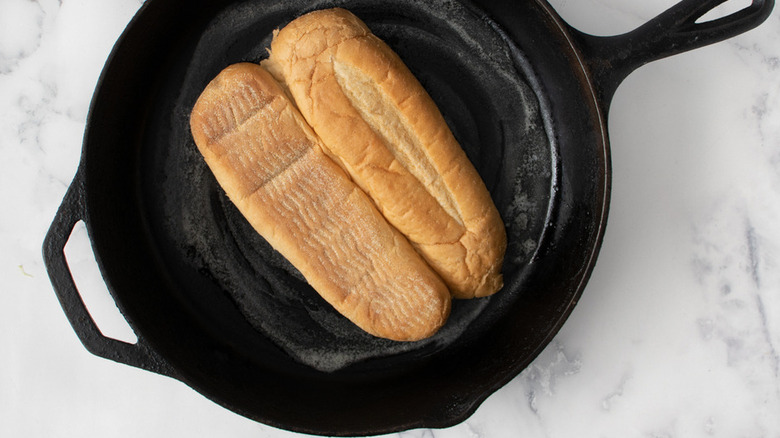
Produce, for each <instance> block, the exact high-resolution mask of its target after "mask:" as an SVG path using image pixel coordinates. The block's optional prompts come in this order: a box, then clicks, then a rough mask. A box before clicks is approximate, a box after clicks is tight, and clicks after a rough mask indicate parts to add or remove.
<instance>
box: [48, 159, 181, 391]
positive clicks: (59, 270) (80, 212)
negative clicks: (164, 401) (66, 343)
mask: <svg viewBox="0 0 780 438" xmlns="http://www.w3.org/2000/svg"><path fill="white" fill-rule="evenodd" d="M83 173H84V172H83V169H82V168H79V170H78V171H77V173H76V176H75V178H74V179H73V182H72V183H71V185H70V186H69V187H68V191H67V192H66V194H65V197H64V198H63V201H62V204H61V205H60V207H59V209H58V210H57V214H56V215H55V217H54V220H53V221H52V224H51V226H50V227H49V230H48V232H47V234H46V237H45V238H44V242H43V259H44V263H45V265H46V270H47V272H48V275H49V279H50V280H51V283H52V286H53V288H54V292H55V293H56V294H57V299H58V300H59V302H60V305H61V306H62V310H63V311H64V312H65V316H66V317H67V318H68V321H69V322H70V324H71V326H72V327H73V330H74V331H75V332H76V335H77V336H78V338H79V340H80V341H81V343H82V344H83V345H84V347H85V348H86V349H87V351H89V352H90V353H92V354H94V355H96V356H100V357H103V358H105V359H110V360H113V361H115V362H119V363H123V364H126V365H131V366H134V367H137V368H141V369H144V370H147V371H152V372H155V373H158V374H162V375H165V376H169V377H174V378H176V374H175V373H174V371H173V370H172V369H171V367H170V366H169V365H168V364H167V363H166V362H165V361H164V360H163V359H162V358H161V357H159V355H157V354H156V353H155V352H154V351H153V350H152V349H151V348H149V347H148V346H147V345H146V344H145V343H144V342H143V339H140V338H138V337H137V336H136V335H135V333H134V332H133V330H132V327H130V326H129V324H127V321H125V324H127V326H128V328H129V330H130V331H131V332H132V335H127V334H126V335H125V336H123V338H124V339H128V340H130V339H132V338H135V342H134V343H131V342H125V341H124V340H119V339H114V338H111V337H107V336H104V335H103V333H102V332H101V330H100V328H99V327H98V326H97V324H96V323H95V320H94V319H93V317H92V315H90V312H89V310H87V307H86V305H85V303H84V300H83V298H82V296H81V293H80V292H79V289H78V287H77V286H76V283H75V281H74V277H73V271H72V270H71V267H70V266H69V264H68V261H67V257H66V251H65V248H66V246H68V242H69V241H70V238H71V236H72V235H73V233H74V230H75V228H76V227H77V225H78V224H80V223H83V224H84V226H86V228H89V227H88V224H87V222H86V208H85V204H84V177H83ZM120 331H121V330H120ZM125 333H126V330H125Z"/></svg>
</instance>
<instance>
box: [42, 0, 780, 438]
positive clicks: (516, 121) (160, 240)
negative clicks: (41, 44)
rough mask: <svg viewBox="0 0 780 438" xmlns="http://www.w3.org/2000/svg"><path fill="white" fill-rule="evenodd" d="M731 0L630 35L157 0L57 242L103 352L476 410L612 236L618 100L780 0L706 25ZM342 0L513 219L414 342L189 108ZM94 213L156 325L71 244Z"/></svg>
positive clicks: (226, 393) (310, 4)
mask: <svg viewBox="0 0 780 438" xmlns="http://www.w3.org/2000/svg"><path fill="white" fill-rule="evenodd" d="M724 1H725V0H701V1H697V0H683V1H681V2H679V3H678V4H677V5H675V6H673V7H672V8H671V9H669V10H668V11H666V12H664V13H663V14H661V15H660V16H658V17H657V18H654V19H653V20H651V21H650V22H648V23H647V24H646V25H644V26H642V27H640V28H638V29H637V30H635V31H633V32H630V33H628V34H625V35H621V36H616V37H608V38H605V37H594V36H590V35H585V34H582V33H580V32H578V31H577V30H575V29H573V28H571V27H570V26H568V25H567V24H566V23H565V22H564V21H562V19H561V18H560V17H559V16H558V15H557V14H556V13H555V12H554V11H553V9H552V8H551V7H550V5H548V4H547V3H546V2H545V1H544V0H517V1H514V2H505V1H497V0H485V1H480V2H478V3H470V2H468V3H467V2H465V1H464V2H460V1H456V0H437V1H434V2H418V1H412V0H392V1H381V2H380V1H372V0H344V1H307V0H296V1H270V0H268V1H261V0H257V1H243V2H231V1H192V0H188V1H179V0H149V1H147V2H146V3H145V4H144V5H143V7H142V8H141V10H140V11H139V12H138V14H137V15H136V17H135V18H134V19H133V20H132V22H131V23H130V25H129V26H128V28H127V29H126V30H125V32H124V34H123V35H122V37H121V38H120V39H119V41H118V42H117V44H116V46H115V47H114V50H113V52H112V53H111V56H110V57H109V60H108V62H107V63H106V66H105V68H104V70H103V73H102V75H101V77H100V80H99V83H98V87H97V90H96V92H95V95H94V98H93V101H92V106H91V109H90V113H89V118H88V121H87V128H86V133H85V137H84V144H83V150H82V156H81V162H80V166H79V169H78V171H77V173H76V176H75V179H74V181H73V183H72V185H71V186H70V188H69V190H68V191H67V194H66V195H65V199H64V201H63V203H62V206H61V207H60V209H59V211H58V212H57V215H56V217H55V219H54V222H53V224H52V226H51V229H50V231H49V233H48V235H47V236H46V241H45V243H44V256H45V260H46V264H47V267H48V270H49V274H50V277H51V280H52V283H53V285H54V289H55V291H56V292H57V295H58V297H59V300H60V302H61V304H62V307H63V309H64V310H65V313H66V314H67V316H68V318H69V319H70V322H71V324H72V325H73V328H74V330H75V331H76V334H77V335H78V336H79V338H80V339H81V341H82V342H83V343H84V345H85V346H86V348H87V349H88V350H89V351H91V352H92V353H94V354H96V355H98V356H102V357H105V358H108V359H111V360H115V361H117V362H121V363H125V364H128V365H132V366H136V367H140V368H143V369H147V370H150V371H154V372H157V373H160V374H164V375H167V376H171V377H173V378H175V379H178V380H181V381H183V382H184V383H186V384H188V385H189V386H191V387H192V388H194V389H195V390H197V391H199V392H200V393H202V394H203V395H204V396H206V397H208V398H210V399H211V400H213V401H215V402H216V403H219V404H221V405H223V406H225V407H227V408H229V409H231V410H233V411H235V412H237V413H239V414H241V415H244V416H246V417H249V418H252V419H254V420H256V421H259V422H262V423H266V424H269V425H272V426H276V427H279V428H284V429H289V430H294V431H299V432H306V433H312V434H323V435H370V434H380V433H388V432H393V431H400V430H404V429H410V428H418V427H445V426H450V425H453V424H456V423H459V422H461V421H463V420H465V419H466V418H467V417H468V416H469V415H470V414H471V413H472V412H474V410H475V409H476V408H477V406H478V405H479V404H480V403H481V402H482V401H483V400H484V399H485V398H487V397H488V396H489V395H490V394H491V393H492V392H494V391H495V390H497V389H498V388H500V387H501V386H502V385H504V384H505V383H507V382H508V381H509V380H511V379H512V378H513V377H514V376H516V375H517V374H518V373H519V372H520V371H521V370H523V369H524V368H525V367H526V366H527V365H528V364H529V363H530V362H531V361H532V360H533V359H534V358H535V357H536V356H537V354H538V353H539V352H540V351H541V350H542V349H543V348H544V347H545V346H546V345H547V344H548V342H550V340H551V339H552V338H553V336H554V335H555V334H556V332H557V331H558V329H559V328H560V327H561V325H562V324H563V323H564V321H565V320H566V318H567V316H568V315H569V314H570V312H571V311H572V309H573V307H574V306H575V304H576V303H577V301H578V299H579V297H580V294H581V292H582V290H583V288H584V287H585V284H586V282H587V280H588V277H589V276H590V273H591V270H592V269H593V265H594V263H595V261H596V256H597V253H598V251H599V247H600V244H601V241H602V236H603V233H604V227H605V223H606V219H607V210H608V204H609V193H610V159H609V157H610V152H609V146H608V140H607V127H606V114H607V111H608V107H609V103H610V99H611V97H612V94H613V92H614V91H615V89H616V88H617V86H618V85H619V83H620V82H621V81H622V80H623V79H624V78H625V77H626V76H627V75H628V74H629V73H630V72H632V71H633V70H634V69H636V68H638V67H639V66H641V65H643V64H644V63H647V62H649V61H652V60H655V59H659V58H662V57H665V56H669V55H672V54H676V53H679V52H682V51H685V50H690V49H693V48H696V47H700V46H704V45H706V44H710V43H714V42H717V41H721V40H724V39H726V38H729V37H731V36H734V35H737V34H739V33H741V32H745V31H747V30H749V29H751V28H753V27H755V26H757V25H758V24H760V23H761V22H763V21H764V20H765V19H766V17H767V16H768V15H769V13H770V11H771V9H772V7H773V4H774V1H773V0H754V1H753V3H752V5H750V6H748V7H746V8H745V9H743V10H741V11H739V12H736V13H733V14H730V15H728V16H726V17H723V18H720V19H716V20H714V21H710V22H706V23H697V20H699V18H701V17H702V16H703V15H704V14H705V13H707V12H709V11H710V10H712V9H713V8H715V7H716V6H718V5H719V4H721V3H723V2H724ZM332 6H342V7H345V8H348V9H350V10H352V11H353V12H354V13H355V14H356V15H358V16H359V17H361V18H362V19H363V20H364V21H366V23H367V24H368V25H369V27H371V28H372V30H373V31H374V32H375V33H376V34H377V35H378V36H379V37H381V38H383V39H384V40H385V41H386V42H387V43H388V44H389V45H390V46H391V47H393V48H394V49H395V50H396V51H397V52H398V53H399V55H400V56H401V57H402V58H403V59H404V60H405V61H406V63H407V64H408V65H409V67H410V68H411V70H412V71H413V72H414V73H415V74H416V75H417V76H418V78H419V79H420V81H421V82H422V83H423V85H424V86H425V87H426V88H427V89H428V90H429V92H430V94H431V95H432V96H433V98H434V100H435V101H436V102H437V103H438V104H439V106H440V108H441V110H442V112H443V114H444V115H445V117H446V119H447V121H448V123H449V124H450V126H451V127H452V129H453V131H454V133H455V135H456V136H457V137H458V139H459V141H460V142H461V144H462V146H463V147H464V149H465V150H466V152H467V153H468V155H469V157H470V159H471V160H472V161H473V163H474V165H475V166H476V167H477V169H478V170H479V172H480V173H481V175H482V176H483V178H484V180H485V182H486V184H487V186H488V188H489V189H490V191H491V194H492V195H493V198H494V201H495V203H496V205H497V206H498V208H499V210H500V212H501V214H502V216H503V218H504V221H505V223H506V226H507V233H508V236H509V247H508V252H507V256H506V260H505V266H504V278H505V284H506V285H505V287H504V289H503V290H502V291H501V292H499V293H498V294H497V295H495V296H493V297H491V298H488V299H480V300H471V301H462V302H460V301H459V302H457V303H455V305H454V308H453V313H452V317H451V319H450V321H449V323H448V325H447V326H446V327H445V328H444V329H443V330H442V331H441V332H440V333H439V334H437V335H436V336H435V337H433V338H432V339H430V340H427V341H422V342H418V343H413V344H403V343H394V342H390V341H383V340H379V339H374V338H371V337H370V336H368V335H365V334H363V333H361V332H360V331H359V330H357V329H356V328H355V327H353V326H352V325H351V324H350V323H348V322H346V321H345V320H344V319H343V318H341V317H340V316H339V315H337V314H336V313H335V312H334V311H333V310H332V309H331V308H330V307H329V306H328V305H326V304H325V303H324V302H323V301H322V300H321V299H319V297H318V296H317V294H316V293H315V292H314V291H313V290H311V288H310V287H308V285H306V283H305V282H304V281H302V279H301V277H300V275H299V274H298V273H297V271H295V269H294V268H292V267H291V266H289V264H287V262H286V261H285V260H284V259H282V258H281V257H279V256H278V255H277V254H276V253H275V252H274V251H273V250H272V249H271V248H270V247H269V246H268V245H267V243H266V242H265V241H264V240H263V239H261V238H260V237H259V236H257V235H256V234H255V233H254V232H253V231H252V230H251V228H249V226H248V225H247V223H246V221H244V220H243V218H242V217H241V216H240V214H238V213H237V211H236V210H235V208H234V207H233V206H232V204H230V202H229V201H228V200H227V199H226V197H225V196H224V194H223V193H222V191H221V190H220V189H219V187H218V186H217V184H216V183H215V181H214V179H213V177H212V176H211V174H210V173H209V172H208V170H207V168H206V167H205V165H204V163H203V161H202V160H201V158H200V156H199V155H198V154H197V152H196V149H195V147H194V144H193V141H192V138H191V136H190V134H189V131H188V128H187V126H188V125H187V120H188V119H187V117H188V113H189V110H190V109H191V107H192V105H193V103H194V101H195V99H196V98H197V96H198V94H199V93H200V91H201V90H202V89H203V87H204V86H205V85H206V83H207V82H208V81H209V80H210V79H211V78H213V77H214V76H215V75H216V74H217V73H218V72H219V70H221V69H222V68H223V67H225V66H227V65H228V64H231V63H234V62H238V61H259V60H261V59H262V58H264V57H265V56H266V52H265V48H266V47H267V46H268V44H269V41H270V38H271V32H272V31H273V30H274V29H276V28H279V27H281V26H283V25H284V24H286V23H287V22H289V21H290V20H291V19H293V18H294V17H295V16H297V15H300V14H302V13H304V12H307V11H310V10H314V9H320V8H325V7H332ZM79 221H83V222H84V223H85V224H86V226H87V230H88V233H89V235H90V238H91V241H92V246H93V250H94V252H95V256H96V259H97V261H98V264H99V266H100V269H101V272H102V274H103V277H104V279H105V282H106V284H107V286H108V289H109V291H110V292H111V294H112V296H113V298H114V299H115V301H116V303H117V305H118V307H119V308H120V310H121V311H122V313H123V315H124V316H125V318H126V319H127V321H128V322H129V324H130V325H131V326H132V328H133V329H134V330H135V333H136V334H137V336H138V342H137V343H136V344H128V343H124V342H121V341H117V340H114V339H110V338H107V337H104V336H103V335H102V334H101V333H100V331H99V329H98V328H97V327H96V325H95V324H94V322H93V320H92V319H91V317H90V316H89V313H88V311H87V309H86V308H85V306H84V304H83V302H82V300H81V298H80V296H79V293H78V290H77V288H76V286H75V285H74V283H73V280H72V277H71V275H70V272H69V268H68V265H67V261H66V259H65V256H64V255H63V248H64V246H65V244H66V242H67V240H68V238H69V236H70V233H71V231H72V229H73V226H74V224H76V223H77V222H79Z"/></svg>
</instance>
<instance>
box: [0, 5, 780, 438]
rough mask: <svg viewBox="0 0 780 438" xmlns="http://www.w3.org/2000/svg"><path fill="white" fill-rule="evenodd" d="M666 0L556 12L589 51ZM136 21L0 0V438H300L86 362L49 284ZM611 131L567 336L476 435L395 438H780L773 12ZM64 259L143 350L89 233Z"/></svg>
mask: <svg viewBox="0 0 780 438" xmlns="http://www.w3.org/2000/svg"><path fill="white" fill-rule="evenodd" d="M675 2H676V0H551V4H552V5H553V6H554V7H555V9H556V10H557V11H558V12H559V13H560V14H561V15H562V16H563V17H564V18H565V19H566V20H568V21H569V22H570V23H571V24H572V25H574V26H575V27H577V28H579V29H580V30H583V31H585V32H588V33H593V34H598V35H611V34H618V33H622V32H625V31H628V30H630V29H632V28H634V27H636V26H638V25H640V24H642V23H644V22H646V21H647V20H649V19H650V18H652V17H653V16H655V15H656V14H658V13H660V12H661V11H663V10H664V9H666V8H668V7H669V6H671V5H672V4H674V3H675ZM748 3H749V2H746V1H739V0H731V1H729V2H727V3H726V4H725V5H724V6H723V8H722V9H720V11H721V13H728V12H731V11H734V10H737V9H739V8H742V7H744V6H745V5H746V4H748ZM141 5H142V2H141V1H140V0H110V1H109V0H37V1H31V0H0V156H2V159H1V160H0V206H2V209H3V214H2V215H0V248H2V249H1V250H0V278H2V293H0V349H1V350H2V353H0V436H4V437H55V436H56V437H70V436H73V437H76V436H105V437H122V436H134V437H135V436H145V437H170V436H187V437H215V436H230V437H234V438H236V437H250V436H251V437H288V436H290V437H291V436H298V435H296V434H293V433H290V432H286V431H282V430H277V429H274V428H272V427H268V426H265V425H261V424H257V423H254V422H252V421H249V420H247V419H245V418H243V417H241V416H238V415H236V414H234V413H232V412H230V411H227V410H225V409H223V408H221V407H219V406H217V405H215V404H213V403H212V402H210V401H208V400H206V399H205V398H204V397H203V396H201V395H200V394H198V393H196V392H195V391H193V390H192V389H190V388H189V387H187V386H186V385H184V384H182V383H179V382H177V381H175V380H172V379H169V378H166V377H161V376H158V375H155V374H152V373H149V372H145V371H141V370H138V369H135V368H132V367H129V366H124V365H119V364H117V363H114V362H111V361H108V360H104V359H101V358H98V357H96V356H93V355H92V354H90V353H88V352H87V351H86V350H85V349H84V348H83V346H82V345H81V344H80V342H79V341H78V339H77V338H76V336H75V334H74V332H73V330H72V329H71V327H70V326H69V324H68V322H67V320H66V318H65V315H64V313H63V312H62V309H61V308H60V306H59V304H58V302H57V300H56V298H55V295H54V293H53V290H52V287H51V284H50V283H49V279H48V277H47V275H46V271H45V269H44V265H43V262H42V258H41V243H42V240H43V236H44V234H45V232H46V230H47V228H48V226H49V224H50V222H51V219H52V218H53V215H54V213H55V211H56V208H57V207H58V205H59V203H60V201H61V199H62V196H63V194H64V193H65V190H66V188H67V186H68V184H69V183H70V180H71V178H72V177H73V175H74V173H75V170H76V166H77V164H78V160H79V154H80V150H81V137H82V134H83V130H84V124H85V120H86V117H87V109H88V106H89V102H90V98H91V96H92V92H93V90H94V87H95V83H96V80H97V78H98V75H99V73H100V71H101V68H102V66H103V63H104V62H105V60H106V57H107V55H108V53H109V51H110V49H111V47H112V45H113V43H114V42H115V40H116V38H117V37H118V36H119V35H120V33H121V31H122V30H123V28H124V27H125V26H126V24H127V23H128V22H129V20H130V19H131V17H132V16H133V14H134V13H135V12H136V11H137V10H138V8H139V7H141ZM609 122H610V130H609V132H610V135H611V141H612V160H613V166H614V172H613V175H614V181H613V191H612V203H611V211H610V216H609V225H608V227H607V232H606V237H605V239H604V245H603V248H602V250H601V255H600V258H599V261H598V263H597V265H596V268H595V271H594V272H593V276H592V278H591V280H590V283H589V284H588V286H587V288H586V290H585V293H584V295H583V297H582V300H581V301H580V303H579V305H578V306H577V308H576V309H575V311H574V313H573V314H572V316H571V317H570V319H569V320H568V322H567V323H566V324H565V325H564V327H563V329H562V330H561V331H560V333H559V334H558V335H557V336H556V337H555V339H554V340H553V342H552V343H551V344H550V345H549V346H548V347H547V348H546V350H544V352H543V353H542V354H541V355H540V356H539V357H538V358H537V359H536V360H535V361H534V362H533V363H532V364H531V366H530V367H528V368H527V369H526V370H525V371H524V372H523V373H521V374H520V375H519V376H517V377H516V378H515V379H514V380H512V381H511V382H510V383H509V384H508V385H506V386H505V387H504V388H502V389H500V390H499V391H497V392H496V393H495V394H493V395H492V396H491V397H490V398H488V399H487V401H485V402H484V403H483V404H482V405H481V407H480V408H479V409H478V410H477V411H476V413H475V414H474V415H473V416H472V417H470V418H469V419H468V420H467V421H466V422H464V423H462V424H460V425H457V426H454V427H451V428H447V429H438V430H412V431H407V432H403V433H400V434H394V435H391V436H397V437H402V438H411V437H437V438H438V437H449V438H472V437H485V438H488V437H521V436H522V437H572V436H577V437H593V438H596V437H648V438H649V437H669V438H672V437H684V438H695V437H702V438H703V437H723V438H733V437H756V438H757V437H780V11H775V12H774V13H773V14H772V16H770V17H769V19H768V20H767V22H766V23H765V24H764V25H762V26H761V27H759V28H758V29H756V30H754V31H751V32H749V33H746V34H744V35H741V36H738V37H736V38H733V39H730V40H728V41H726V42H723V43H719V44H716V45H714V46H710V47H706V48H702V49H699V50H695V51H693V52H689V53H686V54H682V55H678V56H675V57H672V58H668V59H665V60H661V61H657V62H654V63H651V64H649V65H647V66H645V67H642V68H641V69H639V70H638V71H636V72H635V73H633V74H632V75H631V76H629V77H628V79H627V80H626V81H625V82H624V83H623V84H622V86H621V87H620V88H619V89H618V91H617V94H616V95H615V98H614V101H613V105H612V108H611V113H610V118H609ZM67 254H68V260H69V262H70V264H71V266H72V268H73V270H74V272H75V274H74V275H75V276H76V281H77V284H79V286H80V288H81V289H82V294H84V297H85V300H86V301H87V302H88V305H89V306H90V310H91V311H92V312H93V314H94V316H95V318H96V319H97V320H98V323H99V325H100V327H101V329H102V330H103V332H104V333H106V334H107V335H108V336H112V337H116V338H119V339H126V340H130V341H132V339H133V337H134V335H133V334H132V332H131V331H130V330H129V329H128V328H127V327H126V326H125V325H123V322H122V321H121V318H120V317H118V316H117V311H116V309H115V307H113V304H112V302H111V301H110V298H108V297H107V294H106V293H105V291H104V288H105V287H104V286H103V283H102V280H101V278H100V274H99V272H98V271H97V270H96V268H95V267H94V260H93V259H91V257H92V254H91V252H90V248H89V243H88V240H87V238H86V232H85V229H84V228H83V227H77V228H76V230H75V231H74V233H73V235H72V237H71V242H70V243H69V245H68V248H67ZM101 288H103V289H101Z"/></svg>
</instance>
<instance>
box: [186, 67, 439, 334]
mask: <svg viewBox="0 0 780 438" xmlns="http://www.w3.org/2000/svg"><path fill="white" fill-rule="evenodd" d="M190 125H191V130H192V134H193V137H194V138H195V142H196V144H197V146H198V149H199V150H200V151H201V153H202V154H203V156H204V158H205V160H206V163H207V164H208V165H209V167H210V169H211V170H212V172H213V173H214V175H215V177H216V179H217V181H218V182H219V183H220V185H221V186H222V187H223V188H224V190H225V192H226V193H227V195H228V196H229V197H230V199H231V200H232V201H233V203H234V204H235V205H236V206H237V207H238V209H239V210H240V211H241V213H242V214H243V215H244V216H245V217H246V218H247V220H248V221H249V222H250V224H251V225H252V226H253V227H254V228H255V230H257V231H258V232H259V233H260V234H261V235H262V236H263V237H265V238H266V239H267V240H268V241H269V243H271V245H273V246H274V248H276V249H277V250H278V251H279V252H280V253H281V254H282V255H284V256H285V257H286V258H287V259H288V260H289V261H290V262H291V263H292V264H293V265H294V266H296V268H298V269H299V270H300V272H301V273H302V274H303V275H304V277H305V278H306V279H307V281H308V282H309V284H310V285H311V286H312V287H313V288H314V289H315V290H317V292H319V293H320V295H322V297H323V298H324V299H325V300H326V301H328V302H329V303H330V304H331V305H333V306H334V307H335V308H336V309H337V310H338V311H339V312H340V313H342V314H343V315H345V316H346V317H347V318H349V319H350V320H351V321H353V322H354V323H355V324H356V325H358V326H359V327H361V328H362V329H363V330H365V331H367V332H369V333H371V334H374V335H376V336H380V337H384V338H388V339H394V340H399V341H413V340H419V339H423V338H426V337H428V336H431V335H432V334H433V333H435V332H436V331H437V330H438V329H439V328H440V327H441V326H442V325H443V324H444V322H445V321H446V319H447V317H448V315H449V310H450V294H449V291H448V290H447V288H446V286H445V285H444V284H443V283H442V281H441V279H440V278H439V277H438V276H437V275H436V274H435V273H434V272H433V271H432V270H431V269H430V268H429V267H428V265H427V264H426V263H425V262H424V261H423V260H422V259H421V258H420V256H419V255H418V254H417V253H416V252H415V250H414V249H413V248H412V247H411V245H410V244H409V242H408V241H407V240H406V239H405V238H404V237H403V236H402V235H401V234H400V233H399V232H398V231H397V230H396V229H394V228H393V227H392V226H390V225H389V224H388V223H387V222H386V220H385V219H384V218H383V217H382V215H381V214H380V213H379V211H377V209H376V208H375V207H374V205H373V203H372V201H371V200H370V199H369V198H368V197H367V196H366V194H365V193H363V191H362V190H360V189H359V188H358V187H357V186H356V185H355V184H354V183H353V182H352V181H351V180H350V179H349V177H348V176H347V175H346V174H345V173H344V171H343V170H342V169H341V168H340V167H339V166H338V165H337V164H336V163H334V162H333V161H332V160H331V159H330V158H329V157H328V156H327V155H325V153H324V152H323V151H322V149H321V146H320V142H319V139H318V137H317V136H316V135H315V134H314V132H313V131H312V130H311V128H310V127H309V126H308V125H307V124H306V122H305V121H304V120H303V118H302V117H301V115H300V113H299V112H298V111H297V110H296V109H295V107H294V105H293V104H292V102H290V100H289V99H288V98H287V97H286V96H285V94H284V92H283V90H282V88H281V86H280V85H279V84H278V83H277V82H276V81H275V80H274V79H273V78H272V77H271V75H270V74H269V73H268V72H266V71H265V70H264V69H263V68H262V67H260V66H258V65H255V64H246V63H243V64H237V65H233V66H230V67H228V68H226V69H225V70H223V71H222V72H221V73H220V74H219V75H218V76H217V77H216V78H215V79H214V80H213V81H212V82H211V83H210V84H209V85H208V86H207V87H206V89H205V90H204V91H203V93H202V94H201V96H200V97H199V99H198V101H197V103H196V105H195V107H194V109H193V111H192V115H191V118H190Z"/></svg>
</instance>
